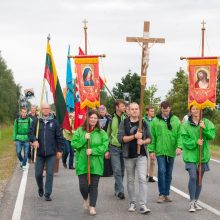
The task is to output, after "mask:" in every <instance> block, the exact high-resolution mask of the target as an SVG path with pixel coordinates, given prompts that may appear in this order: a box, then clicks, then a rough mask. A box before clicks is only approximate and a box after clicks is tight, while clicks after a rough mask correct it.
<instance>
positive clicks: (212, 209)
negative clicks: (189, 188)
mask: <svg viewBox="0 0 220 220" xmlns="http://www.w3.org/2000/svg"><path fill="white" fill-rule="evenodd" d="M154 179H155V180H156V181H158V179H157V177H155V176H154ZM170 189H171V190H172V191H174V192H175V193H177V194H179V195H180V196H182V197H184V198H186V199H188V200H189V195H188V194H186V193H184V192H183V191H181V190H179V189H177V188H176V187H174V186H170ZM198 204H199V205H200V206H201V207H203V208H205V209H207V210H208V211H210V212H212V213H214V214H216V215H218V216H220V211H219V210H218V209H215V208H213V207H211V206H210V205H208V204H206V203H204V202H201V201H200V200H198Z"/></svg>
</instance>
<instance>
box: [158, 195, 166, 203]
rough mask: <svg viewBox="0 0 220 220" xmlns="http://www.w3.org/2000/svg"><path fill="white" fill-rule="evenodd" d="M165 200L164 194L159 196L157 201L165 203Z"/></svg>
mask: <svg viewBox="0 0 220 220" xmlns="http://www.w3.org/2000/svg"><path fill="white" fill-rule="evenodd" d="M164 201H165V197H164V196H163V195H161V196H159V198H158V200H157V203H163V202H164Z"/></svg>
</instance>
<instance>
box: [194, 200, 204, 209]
mask: <svg viewBox="0 0 220 220" xmlns="http://www.w3.org/2000/svg"><path fill="white" fill-rule="evenodd" d="M194 207H195V209H196V210H198V211H199V210H202V207H201V206H200V205H199V204H198V201H195V202H194Z"/></svg>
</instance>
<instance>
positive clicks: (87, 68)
mask: <svg viewBox="0 0 220 220" xmlns="http://www.w3.org/2000/svg"><path fill="white" fill-rule="evenodd" d="M74 61H75V66H76V72H77V81H78V86H79V96H80V103H81V108H84V107H85V106H88V107H89V108H94V107H97V106H99V105H100V101H99V99H100V87H101V85H100V79H99V58H98V56H92V57H91V56H82V57H80V56H79V57H77V58H74Z"/></svg>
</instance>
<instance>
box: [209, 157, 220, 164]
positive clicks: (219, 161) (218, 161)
mask: <svg viewBox="0 0 220 220" xmlns="http://www.w3.org/2000/svg"><path fill="white" fill-rule="evenodd" d="M210 160H211V161H214V162H216V163H220V160H216V159H212V158H211V159H210Z"/></svg>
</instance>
